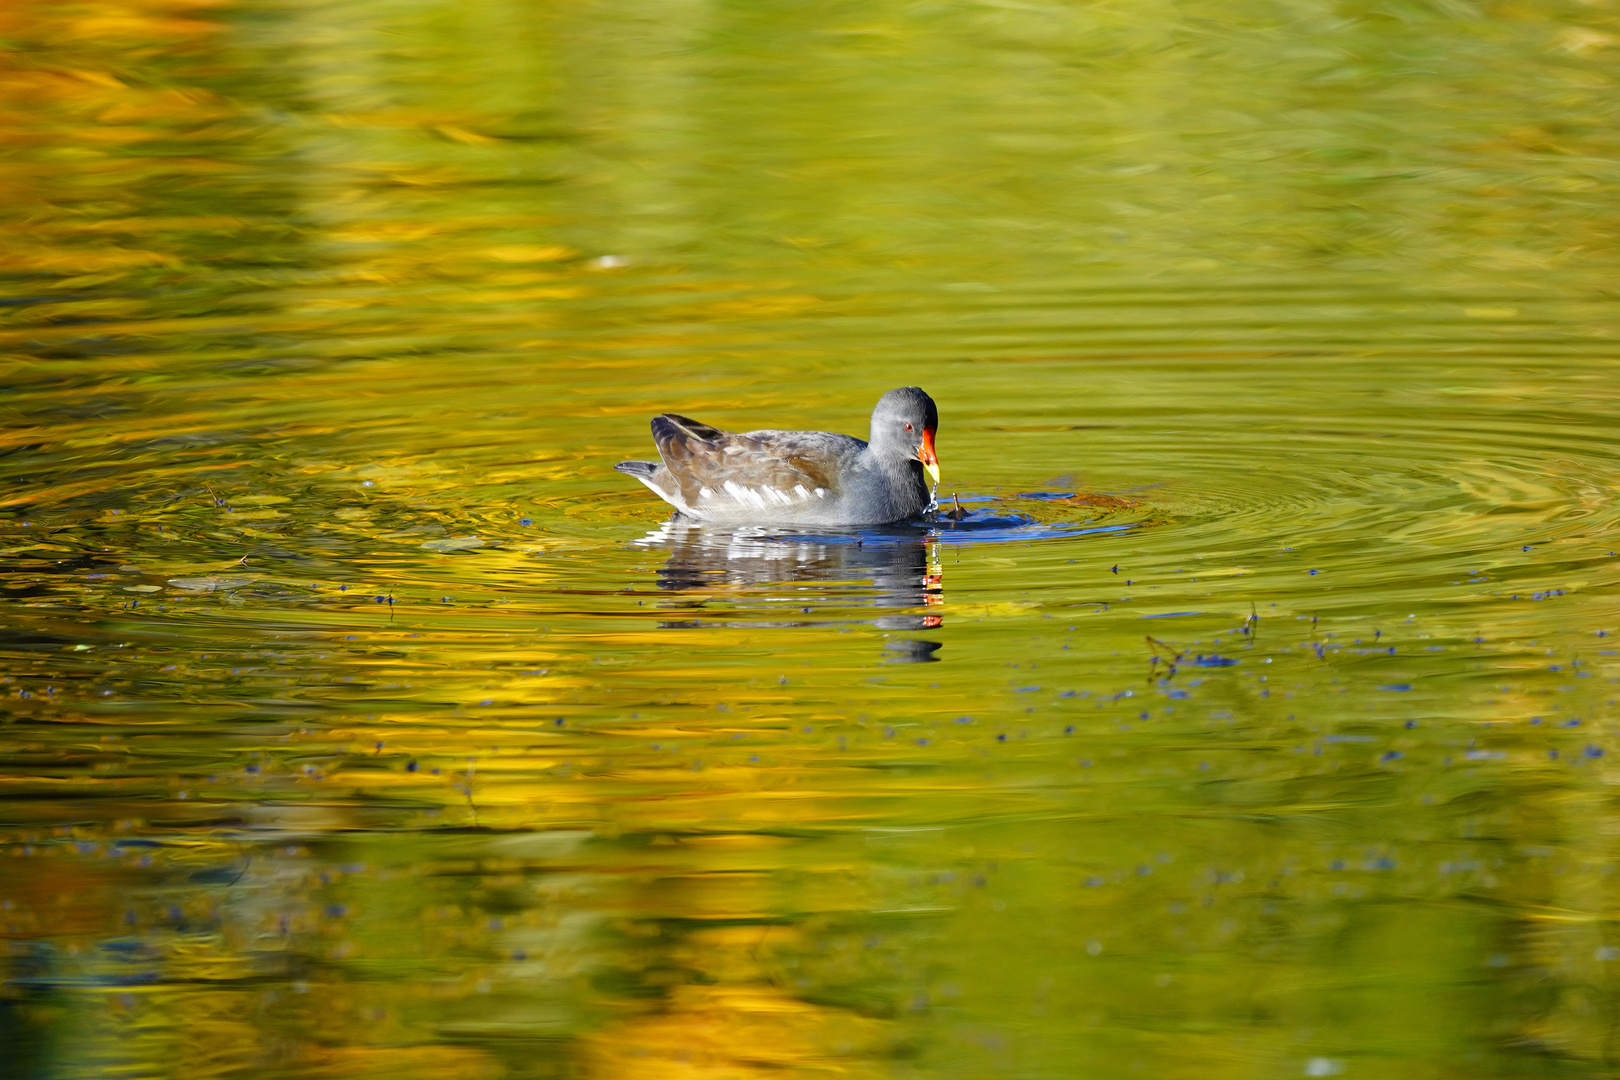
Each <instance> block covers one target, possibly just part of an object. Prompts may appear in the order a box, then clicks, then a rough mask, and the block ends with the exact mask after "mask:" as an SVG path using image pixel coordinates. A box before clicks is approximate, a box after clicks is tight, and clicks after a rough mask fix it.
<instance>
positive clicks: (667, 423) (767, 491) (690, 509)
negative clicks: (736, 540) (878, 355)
mask: <svg viewBox="0 0 1620 1080" xmlns="http://www.w3.org/2000/svg"><path fill="white" fill-rule="evenodd" d="M938 427H939V410H938V409H936V408H935V407H934V399H933V398H931V397H929V396H928V395H927V394H925V393H923V392H922V391H921V390H919V389H918V388H917V387H915V386H903V387H901V388H900V389H898V390H890V391H889V392H888V393H887V394H884V395H883V396H882V397H881V398H879V399H878V403H877V407H876V408H874V409H873V410H872V437H871V440H870V441H868V442H862V441H861V440H859V439H856V438H851V437H850V436H848V435H834V434H831V433H829V432H825V431H772V430H767V431H749V432H745V433H743V434H734V433H731V432H726V431H721V430H720V429H719V428H712V427H710V426H709V425H707V424H700V423H698V422H697V421H696V420H689V419H687V418H686V417H684V416H677V415H675V414H674V413H665V414H664V415H663V416H659V417H656V418H655V419H654V420H653V422H652V433H653V442H655V443H657V444H658V453H659V456H661V457H662V458H663V459H664V460H663V461H662V462H657V461H621V462H619V463H618V464H617V465H615V466H613V467H614V468H615V469H617V470H619V471H620V472H622V473H628V474H629V475H631V476H633V477H635V478H636V479H637V480H640V481H641V482H642V483H643V484H646V485H647V486H648V487H650V488H652V489H653V491H654V492H656V493H657V495H658V497H659V498H661V499H663V500H664V501H665V502H667V503H669V504H670V505H671V506H673V507H675V509H677V510H679V511H680V512H681V513H682V514H685V515H686V516H687V517H691V518H696V519H697V520H699V521H715V522H725V523H728V524H741V525H883V524H887V523H888V522H891V521H904V520H905V519H906V518H910V517H915V516H916V515H918V514H920V513H922V512H923V511H924V510H926V509H928V507H929V505H930V504H931V503H932V502H933V487H937V486H938V485H939V459H938V458H936V457H935V456H934V431H935V429H936V428H938ZM925 475H926V477H927V479H925V478H924V477H925ZM930 480H931V481H932V482H933V484H932V486H931V485H930V484H929V481H930Z"/></svg>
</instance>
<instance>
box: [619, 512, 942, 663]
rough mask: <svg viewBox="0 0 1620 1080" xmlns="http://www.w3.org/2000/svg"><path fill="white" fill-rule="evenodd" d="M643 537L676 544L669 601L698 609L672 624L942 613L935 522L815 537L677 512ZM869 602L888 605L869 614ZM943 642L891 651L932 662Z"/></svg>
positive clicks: (914, 619)
mask: <svg viewBox="0 0 1620 1080" xmlns="http://www.w3.org/2000/svg"><path fill="white" fill-rule="evenodd" d="M639 543H640V544H642V545H644V546H646V547H649V548H660V549H662V550H664V551H666V552H668V556H669V558H668V561H667V562H666V563H665V565H664V567H663V568H662V569H661V570H659V571H658V587H659V588H660V589H664V590H667V591H668V592H670V593H672V594H674V595H673V596H671V597H670V600H669V601H667V602H666V603H667V606H671V607H680V608H681V609H683V611H684V612H685V613H686V614H687V616H688V617H686V618H682V619H678V620H670V621H666V622H663V623H660V625H661V626H664V627H671V628H674V627H699V626H747V627H764V626H781V627H787V626H827V625H829V624H835V623H836V624H849V623H852V622H863V623H868V624H870V625H873V626H877V627H879V628H881V629H884V630H901V631H906V630H913V631H914V630H927V629H932V628H934V627H937V626H939V625H941V622H942V619H941V615H940V612H939V611H938V610H937V609H938V608H939V607H940V605H942V604H943V603H944V583H943V579H942V575H941V572H940V566H939V558H938V555H937V546H936V543H935V538H934V535H933V533H932V532H931V530H929V529H927V528H925V527H921V526H918V527H911V526H900V527H889V528H886V529H884V530H883V531H873V530H862V531H858V532H855V531H852V532H848V533H832V534H818V535H813V536H812V535H805V534H800V533H791V532H785V531H780V530H772V529H765V528H760V527H757V526H733V527H725V526H714V525H703V524H700V523H698V522H694V521H689V520H686V519H684V518H682V517H681V516H680V515H676V516H675V517H673V518H671V519H670V520H669V521H667V522H665V523H664V524H663V525H661V526H659V527H658V528H657V529H655V530H654V531H653V532H651V533H649V534H648V535H647V536H646V537H644V538H643V539H642V540H640V541H639ZM863 608H865V609H878V610H877V612H874V613H871V614H870V615H869V616H863V614H862V611H861V609H863ZM919 609H920V610H919ZM928 609H936V610H928ZM789 612H791V614H789ZM939 648H940V643H939V642H936V641H922V640H916V639H896V640H893V641H890V642H888V643H887V644H886V646H885V651H884V657H885V659H886V660H888V661H889V662H890V663H926V662H929V661H933V660H937V659H939V658H938V657H937V656H935V655H934V653H936V652H937V651H938V650H939Z"/></svg>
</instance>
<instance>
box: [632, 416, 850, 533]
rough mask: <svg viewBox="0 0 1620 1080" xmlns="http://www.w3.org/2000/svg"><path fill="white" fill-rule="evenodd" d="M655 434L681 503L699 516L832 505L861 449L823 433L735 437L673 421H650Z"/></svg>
mask: <svg viewBox="0 0 1620 1080" xmlns="http://www.w3.org/2000/svg"><path fill="white" fill-rule="evenodd" d="M652 432H653V442H655V443H657V444H658V453H659V454H660V455H661V456H662V457H663V459H664V466H665V467H666V468H667V469H668V470H669V475H670V478H671V479H672V480H673V481H674V482H675V483H676V484H677V485H678V486H679V489H680V494H681V497H682V499H683V500H684V501H685V503H686V505H687V506H688V507H690V508H692V509H693V510H695V511H698V512H699V513H702V511H703V510H704V509H705V507H707V508H708V509H709V510H710V511H711V512H723V511H724V510H726V509H730V508H736V509H750V508H751V509H753V510H755V511H767V512H768V511H771V510H775V509H781V508H785V507H790V506H794V505H804V504H811V503H815V502H820V501H822V500H825V499H829V498H833V497H834V496H835V495H836V493H837V490H838V476H839V475H840V472H841V466H842V465H844V463H845V462H846V461H847V460H848V459H850V458H852V457H854V456H855V455H856V454H858V453H860V451H861V448H862V447H863V446H864V445H865V444H863V443H862V442H860V441H859V440H858V439H852V438H850V437H849V436H847V435H830V434H827V433H825V432H820V431H750V432H747V433H746V434H735V433H732V432H726V431H721V430H720V429H719V428H713V427H710V426H709V425H707V424H700V423H698V422H697V421H696V420H691V419H688V418H687V417H684V416H677V415H675V414H674V413H666V414H665V415H663V416H660V417H658V418H656V419H655V420H653V422H652ZM773 493H774V494H773Z"/></svg>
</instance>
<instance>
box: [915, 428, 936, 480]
mask: <svg viewBox="0 0 1620 1080" xmlns="http://www.w3.org/2000/svg"><path fill="white" fill-rule="evenodd" d="M917 460H918V461H920V462H922V463H923V471H924V472H926V473H927V474H928V478H929V479H930V480H932V481H933V482H934V486H935V487H938V486H939V458H938V456H936V455H935V453H934V429H933V428H931V427H930V428H923V441H922V445H921V446H919V447H918V448H917Z"/></svg>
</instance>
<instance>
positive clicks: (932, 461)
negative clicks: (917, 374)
mask: <svg viewBox="0 0 1620 1080" xmlns="http://www.w3.org/2000/svg"><path fill="white" fill-rule="evenodd" d="M938 428H939V410H938V409H937V408H935V407H934V399H933V398H931V397H929V396H928V395H927V394H925V393H923V392H922V391H921V390H920V389H918V388H917V387H915V386H902V387H901V388H900V389H898V390H890V391H889V392H888V393H887V394H884V395H883V396H882V397H880V398H878V403H877V408H875V409H873V410H872V438H871V443H872V446H873V447H875V448H876V449H877V450H878V452H879V453H883V454H897V455H902V456H905V457H914V458H916V459H917V460H918V461H921V462H922V465H923V470H924V471H925V472H927V473H928V476H929V478H930V479H932V480H933V482H934V483H935V484H938V483H939V459H938V458H937V457H935V456H934V432H935V431H936V430H937V429H938Z"/></svg>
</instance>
